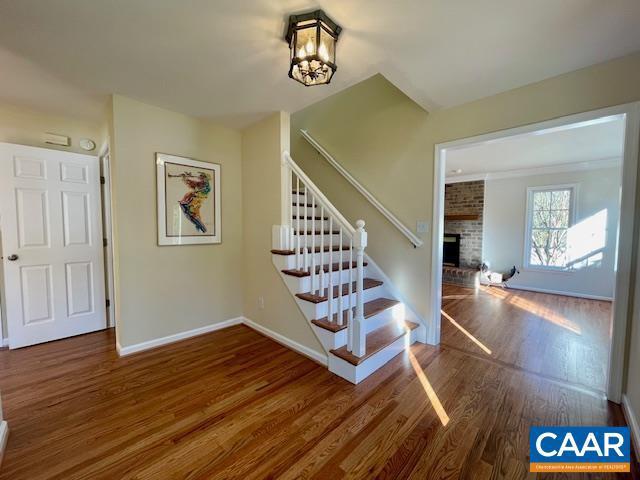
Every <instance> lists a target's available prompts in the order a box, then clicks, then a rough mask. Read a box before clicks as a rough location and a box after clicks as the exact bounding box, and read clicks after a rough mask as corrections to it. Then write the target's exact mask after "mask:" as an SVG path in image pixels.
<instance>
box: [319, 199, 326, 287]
mask: <svg viewBox="0 0 640 480" xmlns="http://www.w3.org/2000/svg"><path fill="white" fill-rule="evenodd" d="M320 218H324V207H322V206H321V207H320ZM324 282H325V278H324V222H321V223H320V296H321V297H324V289H325V283H324Z"/></svg>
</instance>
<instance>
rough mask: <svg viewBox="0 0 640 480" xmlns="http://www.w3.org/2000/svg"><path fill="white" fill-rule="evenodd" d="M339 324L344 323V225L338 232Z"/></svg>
mask: <svg viewBox="0 0 640 480" xmlns="http://www.w3.org/2000/svg"><path fill="white" fill-rule="evenodd" d="M338 279H339V280H338V325H344V319H343V317H342V226H340V233H339V234H338Z"/></svg>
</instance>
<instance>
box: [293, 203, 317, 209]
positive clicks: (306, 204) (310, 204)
mask: <svg viewBox="0 0 640 480" xmlns="http://www.w3.org/2000/svg"><path fill="white" fill-rule="evenodd" d="M291 205H292V206H294V207H298V206H300V207H313V208H318V205H314V204H313V203H298V202H293V203H292V204H291Z"/></svg>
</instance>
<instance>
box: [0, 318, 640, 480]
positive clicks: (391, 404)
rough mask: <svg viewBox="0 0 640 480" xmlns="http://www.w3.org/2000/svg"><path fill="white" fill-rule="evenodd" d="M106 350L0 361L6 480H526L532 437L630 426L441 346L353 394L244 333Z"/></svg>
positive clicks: (409, 357) (601, 403)
mask: <svg viewBox="0 0 640 480" xmlns="http://www.w3.org/2000/svg"><path fill="white" fill-rule="evenodd" d="M114 341H115V339H114V335H113V332H112V331H105V332H98V333H94V334H89V335H85V336H81V337H75V338H71V339H67V340H61V341H59V342H53V343H49V344H44V345H38V346H34V347H30V348H26V349H22V350H16V351H7V350H4V351H0V391H1V392H2V399H3V404H4V405H3V406H4V409H5V414H6V417H7V420H8V421H9V425H10V428H11V434H10V438H9V444H8V450H7V452H6V456H5V459H4V464H3V465H2V468H1V469H0V479H1V480H23V479H24V480H41V479H60V480H75V479H91V480H100V479H105V480H106V479H109V480H120V479H139V480H141V479H154V480H158V479H160V480H162V479H202V480H204V479H264V478H278V479H299V478H315V479H331V480H337V479H343V478H344V479H346V478H360V479H372V478H380V479H402V478H414V479H421V480H423V479H436V478H437V479H441V478H442V479H445V478H447V479H456V478H464V479H467V478H468V479H483V478H487V479H489V478H492V479H493V478H495V479H499V478H503V479H524V478H534V475H535V474H529V473H528V461H527V460H528V459H527V455H528V430H529V427H530V425H545V424H548V425H562V424H573V425H580V424H584V425H592V424H595V425H605V424H611V425H621V424H623V423H624V420H623V417H622V415H621V412H620V409H619V408H618V407H617V406H615V405H613V404H610V403H608V402H606V401H605V400H604V398H603V397H602V396H601V395H598V394H596V393H593V392H592V391H589V390H580V389H575V388H572V387H571V386H567V385H564V384H563V383H562V382H558V381H554V380H548V379H546V378H543V377H542V376H540V375H537V374H529V373H527V372H525V371H522V370H519V369H514V368H510V367H508V366H505V365H504V364H502V363H499V362H498V361H495V360H494V359H491V358H484V357H483V356H482V355H470V354H467V353H465V352H464V351H463V350H461V349H458V348H455V349H454V348H450V347H447V346H441V347H439V348H436V347H430V346H427V345H419V344H418V345H414V346H413V347H411V350H410V352H404V353H403V354H402V355H399V356H398V357H396V358H395V359H394V360H392V361H391V362H390V363H389V364H387V365H386V366H385V367H384V368H382V369H381V370H379V371H377V372H376V373H375V374H373V375H372V376H371V377H369V378H368V379H367V380H365V381H364V382H363V383H361V384H360V385H357V386H354V385H351V384H350V383H348V382H346V381H344V380H342V379H340V378H339V377H336V376H334V375H332V374H331V373H329V372H328V371H327V370H326V369H325V368H323V367H321V366H319V365H317V364H316V363H314V362H312V361H311V360H308V359H306V358H305V357H302V356H300V355H298V354H296V353H294V352H293V351H291V350H288V349H286V348H284V347H282V346H280V345H278V344H277V343H275V342H273V341H271V340H270V339H268V338H266V337H263V336H262V335H260V334H258V333H256V332H254V331H253V330H251V329H249V328H248V327H245V326H235V327H231V328H228V329H225V330H221V331H218V332H213V333H210V334H207V335H203V336H200V337H197V338H193V339H189V340H185V341H183V342H179V343H175V344H172V345H169V346H166V347H162V348H158V349H155V350H151V351H148V352H144V353H140V354H136V355H131V356H128V357H124V358H118V356H117V354H116V351H115V348H114ZM494 348H495V346H494ZM431 390H432V392H433V393H432V392H431ZM434 395H435V397H434ZM438 402H439V403H438ZM439 404H441V407H442V408H441V409H439V408H437V405H439ZM446 418H448V419H449V420H448V421H447V420H446ZM443 422H446V426H444V425H443ZM634 469H637V466H635V465H634ZM634 472H636V473H634V474H633V478H638V475H637V470H634ZM540 478H571V479H574V478H575V479H579V478H627V477H625V476H622V475H618V476H615V475H614V474H609V475H608V476H607V475H594V476H592V477H588V476H586V475H584V474H583V475H571V476H562V475H559V476H557V477H555V476H553V475H550V474H546V475H544V476H542V475H541V477H540Z"/></svg>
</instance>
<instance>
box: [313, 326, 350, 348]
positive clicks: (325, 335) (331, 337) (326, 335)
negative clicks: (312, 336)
mask: <svg viewBox="0 0 640 480" xmlns="http://www.w3.org/2000/svg"><path fill="white" fill-rule="evenodd" d="M311 327H312V328H313V331H314V332H315V333H316V336H317V337H318V339H319V340H320V343H321V344H322V346H323V347H324V348H325V349H326V350H327V351H328V350H333V349H335V348H340V347H342V346H343V345H346V344H347V329H346V328H345V329H343V330H340V331H339V332H336V333H334V332H330V331H329V330H327V329H324V328H322V327H318V326H317V325H314V324H311Z"/></svg>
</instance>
